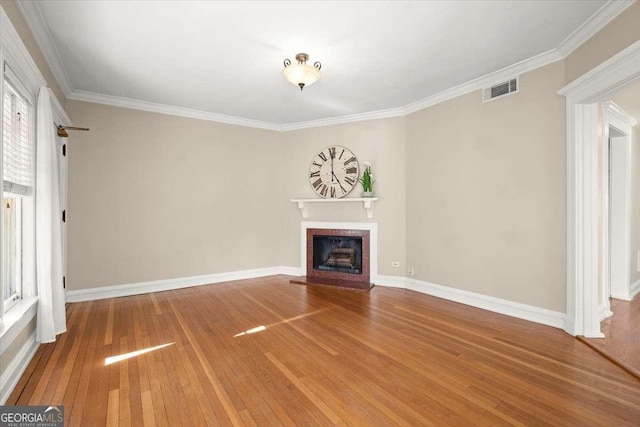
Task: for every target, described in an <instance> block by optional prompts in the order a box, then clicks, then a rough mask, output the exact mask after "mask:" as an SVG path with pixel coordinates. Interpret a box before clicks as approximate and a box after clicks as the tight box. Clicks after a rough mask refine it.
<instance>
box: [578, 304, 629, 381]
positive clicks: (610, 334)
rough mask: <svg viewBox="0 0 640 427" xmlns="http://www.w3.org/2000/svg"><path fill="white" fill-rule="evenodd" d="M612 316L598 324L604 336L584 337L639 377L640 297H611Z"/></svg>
mask: <svg viewBox="0 0 640 427" xmlns="http://www.w3.org/2000/svg"><path fill="white" fill-rule="evenodd" d="M611 311H613V316H612V317H609V318H608V319H605V320H603V321H602V323H601V324H600V328H601V330H602V333H604V335H605V338H586V339H585V341H587V342H588V343H589V344H590V345H592V346H594V347H596V348H598V349H599V350H600V351H601V352H602V353H604V354H605V355H607V357H610V358H612V359H614V360H615V361H617V362H618V363H620V364H621V365H623V366H625V367H626V368H627V369H629V370H632V371H634V372H635V373H636V375H637V376H638V378H640V297H637V298H635V299H634V300H633V301H622V300H619V299H614V298H612V299H611Z"/></svg>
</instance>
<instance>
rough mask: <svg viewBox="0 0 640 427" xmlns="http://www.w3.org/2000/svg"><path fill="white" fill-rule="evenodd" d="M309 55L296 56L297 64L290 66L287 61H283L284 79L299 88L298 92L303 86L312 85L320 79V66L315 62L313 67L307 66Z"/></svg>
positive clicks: (300, 54) (289, 62)
mask: <svg viewBox="0 0 640 427" xmlns="http://www.w3.org/2000/svg"><path fill="white" fill-rule="evenodd" d="M308 60H309V55H307V54H306V53H299V54H297V55H296V61H298V63H297V64H291V61H290V60H289V59H285V60H284V70H282V74H284V76H285V78H286V79H287V80H289V81H290V82H291V83H293V84H294V85H296V86H300V90H302V89H304V87H305V86H309V85H312V84H314V83H315V82H316V80H318V79H319V78H320V68H322V64H320V62H318V61H316V62H315V63H314V64H313V66H311V65H307V61H308Z"/></svg>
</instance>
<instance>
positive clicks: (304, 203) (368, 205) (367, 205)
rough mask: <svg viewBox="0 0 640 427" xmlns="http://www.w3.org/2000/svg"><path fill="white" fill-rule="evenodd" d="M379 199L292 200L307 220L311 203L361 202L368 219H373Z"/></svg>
mask: <svg viewBox="0 0 640 427" xmlns="http://www.w3.org/2000/svg"><path fill="white" fill-rule="evenodd" d="M377 200H378V198H377V197H350V198H346V199H291V201H292V202H293V203H297V204H298V209H300V213H302V218H306V217H307V216H308V215H309V204H310V203H354V202H360V203H362V204H363V206H364V210H365V211H367V218H369V219H371V218H373V205H374V202H375V201H377Z"/></svg>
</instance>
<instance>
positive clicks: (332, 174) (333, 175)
mask: <svg viewBox="0 0 640 427" xmlns="http://www.w3.org/2000/svg"><path fill="white" fill-rule="evenodd" d="M329 156H331V153H329ZM334 178H335V179H338V178H337V177H336V174H335V173H333V156H331V182H335V181H334V180H333V179H334Z"/></svg>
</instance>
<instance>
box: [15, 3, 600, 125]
mask: <svg viewBox="0 0 640 427" xmlns="http://www.w3.org/2000/svg"><path fill="white" fill-rule="evenodd" d="M25 3H27V2H26V1H23V2H21V8H22V10H23V13H25V16H26V18H27V20H28V21H29V23H30V25H31V27H32V29H34V32H35V34H36V36H37V38H38V41H39V44H40V45H41V47H43V50H44V51H45V55H46V56H47V59H48V61H49V63H50V64H51V65H52V68H54V72H56V76H57V77H58V80H60V81H61V85H62V86H63V88H64V89H65V92H67V93H66V95H67V96H69V97H71V98H76V99H85V98H91V97H94V98H96V97H95V96H94V95H92V94H93V93H95V94H101V95H109V96H112V97H122V98H128V99H132V100H139V101H145V102H148V103H156V104H164V105H168V106H175V107H182V108H184V109H190V110H197V111H200V112H207V113H214V114H216V115H228V116H235V117H239V118H243V119H250V120H255V121H259V122H267V123H268V124H291V123H299V122H308V121H313V120H319V119H326V118H333V117H342V116H349V115H353V114H361V113H369V112H374V111H379V110H388V109H397V108H399V107H404V106H407V105H409V104H412V103H415V102H419V101H420V100H423V99H425V98H429V97H431V96H433V95H435V94H438V93H440V92H442V91H445V90H447V89H450V88H452V87H455V86H458V85H461V84H464V83H466V82H469V81H472V80H474V79H478V78H480V77H482V76H486V75H488V74H491V73H494V72H496V71H498V70H501V69H503V68H505V67H508V66H510V65H512V64H515V63H518V62H520V61H523V60H526V59H528V58H532V57H535V56H537V55H540V54H543V53H545V52H546V53H548V52H549V51H554V49H555V50H556V51H557V50H558V49H556V48H560V47H561V46H562V44H563V42H565V44H566V43H567V38H568V37H569V36H571V35H572V33H574V32H575V31H576V30H579V29H580V27H581V25H583V24H584V23H585V22H586V23H587V24H589V23H590V22H591V23H593V21H594V20H595V19H591V20H589V18H590V17H592V15H594V14H595V13H596V12H598V10H599V9H600V8H601V7H602V6H603V5H605V3H607V2H605V1H461V2H457V1H426V2H418V1H413V2H406V1H379V2H337V1H336V2H287V1H282V2H275V1H261V2H231V1H230V2H207V1H137V2H131V1H83V2H80V1H52V0H49V1H42V2H38V3H35V2H34V3H33V4H28V5H26V6H25ZM609 6H610V5H609ZM38 9H39V10H38ZM601 12H602V11H601ZM600 21H602V19H600ZM585 25H586V24H585ZM592 27H593V25H592ZM584 28H585V26H584V25H583V27H582V30H584ZM589 35H590V34H589ZM574 36H575V34H574ZM575 47H576V46H573V47H572V48H575ZM298 52H306V53H308V54H309V55H310V62H311V63H313V62H315V61H321V62H322V71H323V75H322V77H321V79H320V80H319V81H318V82H317V83H316V84H314V85H313V86H310V87H307V88H306V89H305V90H304V91H303V92H301V91H300V90H299V89H298V88H297V87H295V86H293V85H292V84H291V83H289V82H287V81H286V80H285V79H284V77H283V76H282V74H281V71H282V68H283V65H282V62H283V60H284V59H285V58H290V59H292V60H294V57H295V54H296V53H298ZM556 59H558V58H556ZM56 64H57V65H56ZM85 92H90V93H92V94H87V93H85ZM104 98H105V99H107V98H106V97H104ZM116 103H117V102H116Z"/></svg>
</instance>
